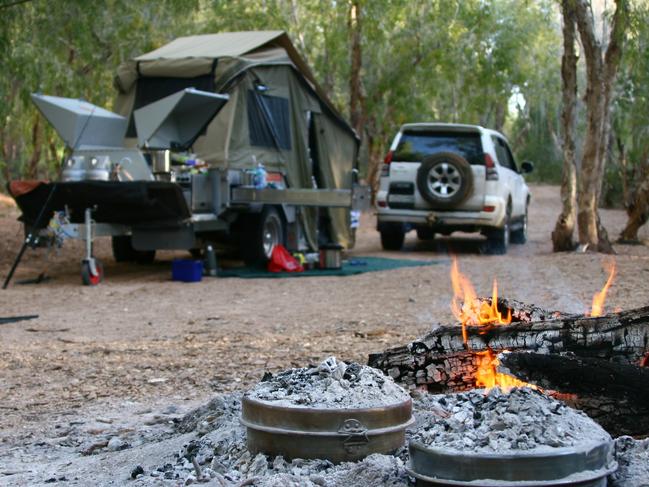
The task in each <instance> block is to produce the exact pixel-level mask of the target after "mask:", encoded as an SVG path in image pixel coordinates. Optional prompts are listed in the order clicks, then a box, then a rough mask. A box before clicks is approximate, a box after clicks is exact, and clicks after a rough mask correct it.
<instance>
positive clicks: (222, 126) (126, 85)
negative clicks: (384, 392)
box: [114, 31, 359, 248]
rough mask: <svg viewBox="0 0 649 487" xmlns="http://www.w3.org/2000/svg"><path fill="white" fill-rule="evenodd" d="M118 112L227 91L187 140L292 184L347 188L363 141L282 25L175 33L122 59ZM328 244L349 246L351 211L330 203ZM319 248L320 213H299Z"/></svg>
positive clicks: (215, 158) (213, 159) (224, 163)
mask: <svg viewBox="0 0 649 487" xmlns="http://www.w3.org/2000/svg"><path fill="white" fill-rule="evenodd" d="M115 85H116V87H117V88H118V97H117V99H116V101H115V107H114V108H115V111H116V112H117V113H120V114H122V115H124V116H125V117H127V118H129V120H131V127H130V128H129V131H128V132H127V136H134V135H135V131H134V127H133V123H132V114H133V111H134V110H137V109H139V108H141V107H142V106H144V105H146V104H148V103H151V102H153V101H157V100H159V99H161V98H164V97H166V96H169V95H170V94H172V93H175V92H177V91H178V90H180V89H185V88H189V87H192V88H195V89H197V90H203V91H208V92H213V93H222V94H226V95H228V96H229V97H230V99H229V101H228V102H227V103H226V104H225V106H224V107H223V109H222V110H220V111H219V113H218V114H217V115H216V116H215V117H214V119H213V120H212V121H211V122H210V123H209V124H208V125H207V127H206V128H205V130H204V132H203V134H202V135H201V136H199V137H198V138H197V140H196V141H195V143H194V145H193V149H194V151H195V152H196V153H197V155H198V156H199V157H200V158H202V159H204V160H205V161H207V162H208V163H209V164H210V165H212V166H216V167H220V168H227V169H249V168H251V167H253V161H254V160H256V161H262V162H263V163H264V165H265V166H266V169H267V170H268V171H271V172H280V173H282V174H283V175H284V177H285V179H286V182H287V184H288V186H289V187H293V188H314V187H318V188H327V189H351V187H352V171H353V169H354V168H355V167H356V160H357V155H358V146H359V141H358V137H357V136H356V134H355V132H354V131H353V130H352V129H351V127H350V126H349V125H348V124H347V123H346V122H345V120H344V119H343V117H342V116H341V115H340V113H339V112H338V111H337V110H336V109H335V108H334V107H333V105H332V103H331V102H330V101H329V100H328V98H327V97H326V95H325V93H324V91H323V90H322V89H321V87H320V86H319V85H318V84H317V82H316V81H315V78H314V77H313V74H312V73H311V71H310V69H309V67H308V66H307V65H306V63H305V62H304V60H303V59H302V58H301V56H300V55H299V54H298V52H297V50H296V49H295V47H294V46H293V45H292V43H291V42H290V40H289V38H288V36H287V35H286V34H285V33H284V32H281V31H262V32H228V33H220V34H208V35H198V36H188V37H181V38H178V39H176V40H174V41H172V42H170V43H169V44H166V45H165V46H162V47H160V48H159V49H156V50H154V51H152V52H149V53H146V54H143V55H141V56H138V57H136V58H134V59H132V60H130V61H127V62H125V63H123V64H122V65H121V66H120V67H119V69H118V72H117V75H116V78H115ZM325 214H326V219H327V220H328V225H326V226H327V231H328V233H329V234H330V237H331V239H332V240H335V241H337V242H339V243H341V244H343V245H345V246H347V247H350V246H351V245H353V239H352V236H351V233H350V230H349V212H348V211H346V210H345V209H327V210H326V212H325ZM302 215H303V226H304V229H305V234H306V237H307V240H308V242H309V244H310V246H311V247H312V248H317V246H318V242H317V237H316V235H317V234H316V228H317V222H316V212H315V211H314V210H308V209H305V210H304V211H303V212H302Z"/></svg>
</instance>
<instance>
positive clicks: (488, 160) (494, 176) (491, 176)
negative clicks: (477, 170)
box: [484, 154, 498, 181]
mask: <svg viewBox="0 0 649 487" xmlns="http://www.w3.org/2000/svg"><path fill="white" fill-rule="evenodd" d="M484 166H485V169H486V170H487V171H486V179H487V181H498V169H497V168H496V163H495V162H494V160H493V158H492V157H491V154H485V155H484Z"/></svg>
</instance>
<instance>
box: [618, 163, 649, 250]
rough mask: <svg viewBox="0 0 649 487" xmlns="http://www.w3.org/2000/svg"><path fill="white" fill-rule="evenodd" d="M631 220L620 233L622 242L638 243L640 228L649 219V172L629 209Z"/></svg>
mask: <svg viewBox="0 0 649 487" xmlns="http://www.w3.org/2000/svg"><path fill="white" fill-rule="evenodd" d="M627 213H628V215H629V220H628V221H627V224H626V226H625V227H624V230H622V233H620V238H619V242H620V243H638V242H639V240H638V230H639V229H640V227H641V226H642V225H644V224H645V223H647V220H649V173H648V174H646V175H645V177H644V178H643V181H642V183H641V184H640V186H639V187H638V188H637V189H636V191H635V194H634V198H633V201H632V203H631V204H630V205H629V207H628V209H627Z"/></svg>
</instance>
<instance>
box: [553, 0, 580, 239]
mask: <svg viewBox="0 0 649 487" xmlns="http://www.w3.org/2000/svg"><path fill="white" fill-rule="evenodd" d="M571 5H572V4H571V2H570V1H569V0H564V1H563V2H562V5H561V8H562V13H563V57H562V59H561V80H562V99H563V108H562V113H561V128H562V131H563V176H562V181H561V203H562V210H561V214H560V215H559V218H557V223H556V225H555V227H554V231H553V232H552V249H553V250H554V252H562V251H570V250H574V248H575V243H574V241H573V234H574V229H575V203H576V200H577V167H576V162H575V111H576V106H577V53H576V52H575V42H576V30H575V22H576V20H575V12H574V9H573V8H572V6H571Z"/></svg>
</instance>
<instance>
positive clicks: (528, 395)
mask: <svg viewBox="0 0 649 487" xmlns="http://www.w3.org/2000/svg"><path fill="white" fill-rule="evenodd" d="M417 406H418V407H417V410H418V411H417V414H416V416H417V425H416V431H415V433H414V435H413V439H415V440H417V441H419V442H421V443H423V444H424V445H426V446H432V447H436V448H445V449H449V450H457V451H464V452H467V451H471V452H475V453H511V452H520V451H530V450H533V451H535V452H538V451H542V450H546V451H547V450H548V449H550V450H551V449H553V448H560V447H572V446H581V445H583V446H586V445H588V444H593V443H600V442H602V441H610V440H611V437H610V435H609V434H608V433H607V432H606V431H605V430H604V429H602V427H601V426H599V425H598V424H597V423H595V422H594V421H593V420H592V419H590V418H589V417H588V416H586V415H585V414H584V413H582V412H581V411H577V410H575V409H572V408H570V407H568V406H566V405H565V404H564V403H562V402H560V401H557V400H555V399H553V398H551V397H549V396H547V395H546V394H543V393H542V392H539V391H535V390H532V389H529V388H515V389H512V390H511V391H510V392H509V393H503V392H501V391H500V389H498V388H494V389H491V390H489V391H485V390H483V389H475V390H472V391H469V392H463V393H459V394H449V395H422V397H421V398H420V400H419V403H418V405H417Z"/></svg>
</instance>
